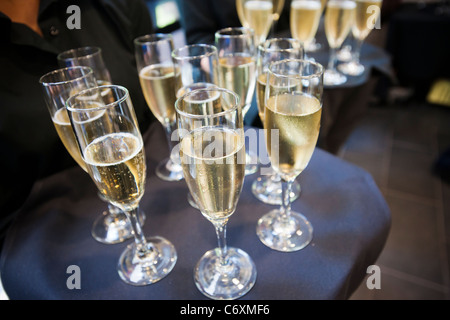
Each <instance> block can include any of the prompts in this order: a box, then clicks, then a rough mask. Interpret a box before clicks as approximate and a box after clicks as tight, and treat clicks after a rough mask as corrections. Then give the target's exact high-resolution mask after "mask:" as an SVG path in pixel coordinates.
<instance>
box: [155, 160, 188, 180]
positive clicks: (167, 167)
mask: <svg viewBox="0 0 450 320" xmlns="http://www.w3.org/2000/svg"><path fill="white" fill-rule="evenodd" d="M156 175H157V176H158V177H159V178H160V179H162V180H164V181H180V180H183V169H182V168H181V166H180V165H177V164H175V163H173V162H172V160H170V158H167V159H164V160H163V161H161V162H160V163H159V164H158V166H157V167H156Z"/></svg>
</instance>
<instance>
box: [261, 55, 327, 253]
mask: <svg viewBox="0 0 450 320" xmlns="http://www.w3.org/2000/svg"><path fill="white" fill-rule="evenodd" d="M322 93H323V67H322V65H320V64H318V63H315V62H312V61H310V60H302V59H286V60H281V61H276V62H273V63H272V64H271V65H270V67H269V71H268V80H267V87H266V103H265V115H264V127H265V129H266V130H267V134H266V145H267V151H268V153H269V157H270V160H271V162H272V167H273V168H274V170H275V171H277V172H278V173H279V174H280V176H281V179H282V181H283V193H282V194H283V205H282V206H281V208H280V209H275V210H272V211H270V212H269V213H267V214H265V215H264V216H263V217H261V218H260V219H259V221H258V225H257V228H256V231H257V235H258V237H259V238H260V240H261V241H262V242H263V243H264V244H265V245H266V246H268V247H269V248H272V249H274V250H278V251H283V252H291V251H296V250H300V249H302V248H304V247H305V246H307V245H308V244H309V243H310V241H311V240H312V235H313V227H312V225H311V223H310V222H309V221H308V219H307V218H306V217H305V216H303V215H302V214H301V213H298V212H294V211H292V210H291V200H290V196H289V195H290V192H291V188H292V183H293V182H294V180H295V179H296V177H297V176H298V175H299V174H300V173H301V172H302V171H303V170H304V169H305V168H306V166H307V165H308V163H309V160H310V159H311V156H312V154H313V152H314V149H315V146H316V143H317V138H318V136H319V128H320V119H321V113H322Z"/></svg>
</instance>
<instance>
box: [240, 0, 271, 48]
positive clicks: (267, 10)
mask: <svg viewBox="0 0 450 320" xmlns="http://www.w3.org/2000/svg"><path fill="white" fill-rule="evenodd" d="M236 10H237V13H238V16H239V21H240V22H241V24H242V26H243V27H245V28H251V29H253V30H254V31H255V44H256V45H258V44H260V43H261V42H264V40H266V38H267V35H268V34H269V31H270V28H271V26H272V23H273V19H274V14H273V12H274V3H273V1H272V0H236ZM275 10H277V9H275Z"/></svg>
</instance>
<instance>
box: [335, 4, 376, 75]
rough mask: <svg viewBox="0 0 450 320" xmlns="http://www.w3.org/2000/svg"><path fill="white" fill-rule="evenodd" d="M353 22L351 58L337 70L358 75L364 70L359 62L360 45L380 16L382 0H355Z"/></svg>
mask: <svg viewBox="0 0 450 320" xmlns="http://www.w3.org/2000/svg"><path fill="white" fill-rule="evenodd" d="M355 3H356V8H355V23H354V24H353V26H352V35H353V39H354V43H355V45H354V46H353V47H352V49H353V52H352V54H351V57H352V58H351V60H350V61H348V62H346V63H342V64H340V65H339V66H338V69H339V71H341V72H342V73H344V74H347V75H350V76H359V75H361V74H363V72H364V66H363V65H362V64H361V61H360V55H361V47H362V44H363V42H364V40H365V39H366V38H367V36H368V35H369V33H370V32H371V31H372V30H373V29H374V28H375V23H376V21H377V19H378V18H379V16H380V12H381V4H382V0H355Z"/></svg>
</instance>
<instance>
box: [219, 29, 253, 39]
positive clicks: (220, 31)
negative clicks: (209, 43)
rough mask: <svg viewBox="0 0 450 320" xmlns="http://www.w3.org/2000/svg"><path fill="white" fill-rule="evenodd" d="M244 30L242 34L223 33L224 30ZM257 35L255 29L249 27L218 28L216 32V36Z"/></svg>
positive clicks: (237, 36) (239, 36)
mask: <svg viewBox="0 0 450 320" xmlns="http://www.w3.org/2000/svg"><path fill="white" fill-rule="evenodd" d="M235 30H236V31H238V30H239V31H243V32H242V33H241V34H223V32H227V31H235ZM249 34H250V35H252V36H254V35H255V30H254V29H252V28H248V27H226V28H223V29H220V30H217V31H216V32H215V33H214V37H220V38H241V37H245V36H247V35H249Z"/></svg>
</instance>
